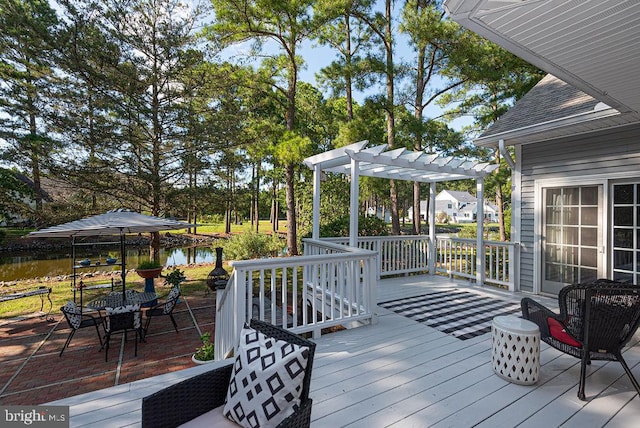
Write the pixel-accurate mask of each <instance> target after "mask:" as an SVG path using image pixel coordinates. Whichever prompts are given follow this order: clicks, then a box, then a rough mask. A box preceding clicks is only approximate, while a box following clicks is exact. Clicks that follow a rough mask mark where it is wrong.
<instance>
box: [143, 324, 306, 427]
mask: <svg viewBox="0 0 640 428" xmlns="http://www.w3.org/2000/svg"><path fill="white" fill-rule="evenodd" d="M250 326H251V327H252V328H254V329H256V330H258V331H260V332H262V333H264V334H265V335H266V336H269V337H273V338H276V339H279V340H285V341H287V342H290V343H294V344H296V345H300V346H306V347H308V348H309V359H308V361H307V368H306V372H305V375H304V381H303V384H302V393H301V395H300V408H299V409H298V411H297V412H296V413H294V414H292V415H291V416H289V417H288V418H287V419H285V420H284V421H282V422H281V423H280V424H279V425H278V427H280V428H282V427H308V426H309V425H310V421H311V405H312V400H311V398H309V388H310V384H311V370H312V366H313V357H314V353H315V348H316V344H315V343H313V342H311V341H309V340H307V339H305V338H303V337H301V336H298V335H297V334H294V333H291V332H288V331H286V330H284V329H282V328H280V327H276V326H274V325H271V324H268V323H265V322H263V321H257V320H251V323H250ZM232 369H233V363H230V364H228V365H225V366H223V367H220V368H217V369H213V370H210V371H208V372H206V373H202V374H200V375H197V376H194V377H192V378H190V379H186V380H184V381H182V382H179V383H177V384H175V385H171V386H169V387H167V388H164V389H162V390H160V391H158V392H156V393H154V394H152V395H149V396H147V397H144V398H143V399H142V426H143V427H147V428H151V427H152V428H164V427H167V428H169V427H176V426H178V425H181V424H184V423H186V422H188V421H190V420H192V419H195V418H197V417H198V416H200V415H202V414H204V413H206V412H208V411H210V410H212V409H214V408H216V407H219V406H222V405H223V404H224V402H225V399H226V396H227V389H228V386H229V381H230V379H231V371H232Z"/></svg>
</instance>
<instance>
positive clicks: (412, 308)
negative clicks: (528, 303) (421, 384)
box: [378, 289, 521, 340]
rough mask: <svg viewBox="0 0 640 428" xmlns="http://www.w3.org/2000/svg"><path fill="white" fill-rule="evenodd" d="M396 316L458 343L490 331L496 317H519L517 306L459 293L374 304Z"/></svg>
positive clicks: (457, 291)
mask: <svg viewBox="0 0 640 428" xmlns="http://www.w3.org/2000/svg"><path fill="white" fill-rule="evenodd" d="M378 306H381V307H383V308H386V309H389V310H391V311H393V312H395V313H397V314H399V315H402V316H404V317H407V318H410V319H412V320H414V321H418V322H421V323H424V324H425V325H428V326H429V327H433V328H435V329H436V330H439V331H442V332H443V333H447V334H450V335H452V336H454V337H457V338H458V339H461V340H467V339H471V338H472V337H476V336H480V335H481V334H485V333H488V332H490V331H491V320H493V317H495V316H498V315H511V314H515V315H520V313H521V312H520V304H519V303H514V302H507V301H504V300H499V299H496V298H494V297H487V296H482V295H479V294H475V293H471V292H468V291H463V290H455V289H450V290H440V291H433V292H430V293H427V294H422V295H420V296H414V297H405V298H402V299H398V300H391V301H388V302H382V303H378Z"/></svg>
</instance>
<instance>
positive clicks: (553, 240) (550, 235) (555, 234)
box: [546, 226, 562, 244]
mask: <svg viewBox="0 0 640 428" xmlns="http://www.w3.org/2000/svg"><path fill="white" fill-rule="evenodd" d="M546 233H547V242H548V243H550V244H559V243H560V242H561V236H562V235H561V233H562V227H559V226H547V232H546Z"/></svg>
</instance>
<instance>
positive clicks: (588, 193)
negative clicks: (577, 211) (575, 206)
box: [581, 186, 598, 205]
mask: <svg viewBox="0 0 640 428" xmlns="http://www.w3.org/2000/svg"><path fill="white" fill-rule="evenodd" d="M581 190H582V205H598V187H597V186H593V187H583V188H582V189H581Z"/></svg>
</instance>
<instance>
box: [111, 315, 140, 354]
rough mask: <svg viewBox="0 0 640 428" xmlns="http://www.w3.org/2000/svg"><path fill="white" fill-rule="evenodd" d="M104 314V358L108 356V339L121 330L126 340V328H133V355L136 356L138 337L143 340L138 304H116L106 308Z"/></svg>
mask: <svg viewBox="0 0 640 428" xmlns="http://www.w3.org/2000/svg"><path fill="white" fill-rule="evenodd" d="M105 310H106V316H105V317H104V320H105V321H104V330H105V333H106V335H105V339H104V348H105V353H104V360H105V361H108V358H109V341H110V339H111V335H112V334H114V333H119V332H122V333H123V334H124V340H125V342H126V340H127V330H133V331H134V333H135V354H134V355H135V356H136V357H137V356H138V338H140V340H143V336H142V320H141V316H140V305H126V306H118V307H117V308H106V309H105Z"/></svg>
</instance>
